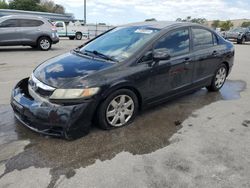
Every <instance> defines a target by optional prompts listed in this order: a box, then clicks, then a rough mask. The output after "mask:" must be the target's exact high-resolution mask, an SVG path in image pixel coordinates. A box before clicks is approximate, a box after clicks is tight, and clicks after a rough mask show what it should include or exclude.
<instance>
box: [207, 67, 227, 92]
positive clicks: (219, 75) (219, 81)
mask: <svg viewBox="0 0 250 188" xmlns="http://www.w3.org/2000/svg"><path fill="white" fill-rule="evenodd" d="M227 73H228V70H227V66H226V65H225V64H221V65H220V66H219V68H218V69H217V70H216V73H215V75H214V77H213V80H212V83H211V85H210V86H207V89H208V90H209V91H219V90H220V89H221V88H222V86H223V85H224V83H225V81H226V78H227Z"/></svg>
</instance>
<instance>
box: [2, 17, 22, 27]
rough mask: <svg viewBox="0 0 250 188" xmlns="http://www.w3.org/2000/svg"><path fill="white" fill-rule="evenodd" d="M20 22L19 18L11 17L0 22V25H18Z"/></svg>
mask: <svg viewBox="0 0 250 188" xmlns="http://www.w3.org/2000/svg"><path fill="white" fill-rule="evenodd" d="M18 26H19V23H18V20H17V19H9V20H5V21H3V22H2V23H0V27H18Z"/></svg>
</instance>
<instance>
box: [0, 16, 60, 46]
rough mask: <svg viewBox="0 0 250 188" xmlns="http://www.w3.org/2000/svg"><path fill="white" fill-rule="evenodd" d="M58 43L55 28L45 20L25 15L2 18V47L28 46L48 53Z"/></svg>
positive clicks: (0, 22) (0, 28)
mask: <svg viewBox="0 0 250 188" xmlns="http://www.w3.org/2000/svg"><path fill="white" fill-rule="evenodd" d="M58 42H59V37H58V34H57V31H56V28H55V26H54V25H53V24H52V23H51V22H50V21H49V20H47V19H45V18H42V17H37V16H24V15H12V16H4V17H1V18H0V46H13V45H25V46H26V45H27V46H31V47H33V48H39V49H41V50H44V51H47V50H49V49H50V48H51V45H52V44H56V43H58Z"/></svg>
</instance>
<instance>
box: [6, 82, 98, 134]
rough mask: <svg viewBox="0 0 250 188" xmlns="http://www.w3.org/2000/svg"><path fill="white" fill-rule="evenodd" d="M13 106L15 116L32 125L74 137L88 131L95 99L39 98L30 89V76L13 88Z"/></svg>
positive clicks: (45, 131) (24, 123) (35, 128)
mask: <svg viewBox="0 0 250 188" xmlns="http://www.w3.org/2000/svg"><path fill="white" fill-rule="evenodd" d="M11 106H12V108H13V110H14V113H15V116H16V118H17V119H18V120H19V121H20V122H21V123H22V124H23V125H25V126H26V127H28V128H29V129H31V130H33V131H35V132H38V133H41V134H45V135H50V136H56V137H64V138H66V139H75V138H79V137H81V136H84V135H86V134H87V133H88V132H89V128H90V126H91V122H92V118H93V115H94V111H95V107H96V102H95V101H94V100H93V99H91V100H88V101H85V102H83V103H80V104H70V105H68V104H67V105H65V104H54V103H51V102H50V101H48V100H44V101H36V100H34V99H33V98H32V97H31V96H30V94H29V91H28V78H26V79H23V80H21V81H20V82H19V83H18V84H17V85H16V87H15V88H14V89H13V91H12V95H11Z"/></svg>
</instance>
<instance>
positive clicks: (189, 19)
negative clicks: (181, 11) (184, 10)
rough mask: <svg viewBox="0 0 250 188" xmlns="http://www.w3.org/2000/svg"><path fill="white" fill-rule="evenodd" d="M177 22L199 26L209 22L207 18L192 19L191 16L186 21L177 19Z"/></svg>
mask: <svg viewBox="0 0 250 188" xmlns="http://www.w3.org/2000/svg"><path fill="white" fill-rule="evenodd" d="M176 21H177V22H193V23H198V24H206V22H207V20H206V19H205V18H192V17H191V16H188V17H186V18H185V19H182V18H177V19H176Z"/></svg>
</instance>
